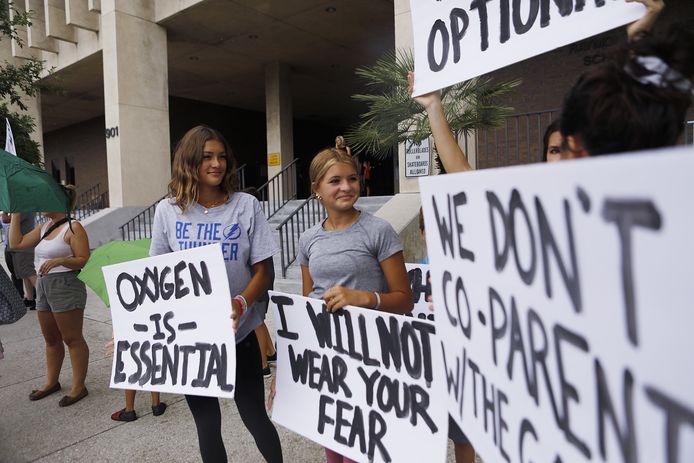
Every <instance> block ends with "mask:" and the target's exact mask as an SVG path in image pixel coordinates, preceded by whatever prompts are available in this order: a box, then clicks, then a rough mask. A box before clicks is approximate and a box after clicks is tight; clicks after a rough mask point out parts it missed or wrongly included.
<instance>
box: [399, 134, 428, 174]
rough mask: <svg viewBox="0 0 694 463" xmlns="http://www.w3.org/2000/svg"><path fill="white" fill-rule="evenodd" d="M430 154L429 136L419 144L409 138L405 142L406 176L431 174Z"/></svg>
mask: <svg viewBox="0 0 694 463" xmlns="http://www.w3.org/2000/svg"><path fill="white" fill-rule="evenodd" d="M430 156H431V153H430V151H429V139H428V138H425V139H424V140H422V141H421V142H420V143H419V144H417V143H414V142H411V141H409V140H407V141H406V142H405V177H424V176H427V175H429V165H430V164H431V162H430V160H431V157H430Z"/></svg>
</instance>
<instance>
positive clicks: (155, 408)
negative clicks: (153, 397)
mask: <svg viewBox="0 0 694 463" xmlns="http://www.w3.org/2000/svg"><path fill="white" fill-rule="evenodd" d="M165 411H166V403H165V402H159V405H152V415H154V416H161V415H163V414H164V412H165Z"/></svg>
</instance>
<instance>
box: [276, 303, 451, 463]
mask: <svg viewBox="0 0 694 463" xmlns="http://www.w3.org/2000/svg"><path fill="white" fill-rule="evenodd" d="M270 305H271V307H272V310H273V317H274V320H275V321H276V324H277V338H276V339H277V385H276V390H277V393H276V396H275V400H274V405H273V410H272V419H273V420H274V421H275V422H277V423H279V424H281V425H282V426H285V427H286V428H288V429H291V430H292V431H294V432H296V433H299V434H301V435H303V436H305V437H307V438H309V439H311V440H313V441H315V442H317V443H319V444H320V445H322V446H324V447H328V448H330V449H332V450H334V451H336V452H338V453H340V454H342V455H344V456H346V457H348V458H351V459H353V460H356V461H359V462H368V461H375V462H389V461H392V462H422V461H444V460H445V457H446V441H447V431H448V416H447V412H446V391H445V382H444V381H445V379H444V376H443V368H442V365H441V355H440V344H439V342H438V340H437V339H436V337H435V335H434V333H433V331H434V326H433V324H432V323H431V322H428V321H424V320H418V319H412V318H409V317H405V316H402V315H390V314H387V313H384V312H379V311H376V310H368V309H360V308H357V307H347V308H346V309H345V310H343V311H342V312H341V313H338V314H331V313H328V312H323V311H322V309H323V301H321V300H317V299H309V298H306V297H302V296H297V295H292V294H284V293H278V292H274V291H271V292H270ZM432 352H434V353H436V354H437V355H432Z"/></svg>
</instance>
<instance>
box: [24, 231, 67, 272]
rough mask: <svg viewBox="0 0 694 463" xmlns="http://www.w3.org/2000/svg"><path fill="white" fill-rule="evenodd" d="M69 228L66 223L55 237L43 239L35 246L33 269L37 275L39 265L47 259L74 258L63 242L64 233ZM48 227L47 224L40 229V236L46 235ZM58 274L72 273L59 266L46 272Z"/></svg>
mask: <svg viewBox="0 0 694 463" xmlns="http://www.w3.org/2000/svg"><path fill="white" fill-rule="evenodd" d="M49 223H50V222H49ZM73 223H74V222H73ZM69 226H70V225H69V224H67V223H66V224H65V225H63V227H62V228H60V229H59V230H60V231H59V232H58V234H57V235H56V236H55V237H53V238H51V239H46V238H44V239H42V240H41V241H39V244H38V245H36V248H35V249H34V267H36V273H37V274H38V273H39V269H40V268H41V265H42V264H43V263H44V262H45V261H47V260H49V259H55V258H56V257H74V253H73V252H72V248H71V247H70V245H69V244H67V243H66V242H65V232H66V231H67V229H68V227H69ZM48 227H49V225H48V223H46V224H44V225H43V226H42V227H41V236H43V235H44V233H46V230H48ZM60 272H72V269H71V268H67V267H64V266H62V265H59V266H57V267H53V268H52V269H50V270H49V271H48V273H60Z"/></svg>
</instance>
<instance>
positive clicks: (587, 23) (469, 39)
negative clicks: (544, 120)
mask: <svg viewBox="0 0 694 463" xmlns="http://www.w3.org/2000/svg"><path fill="white" fill-rule="evenodd" d="M410 5H411V12H412V29H413V32H414V42H415V43H414V55H415V76H416V80H415V84H414V94H415V95H422V94H424V93H427V92H431V91H433V90H438V89H440V88H443V87H447V86H449V85H453V84H456V83H458V82H463V81H465V80H468V79H471V78H473V77H477V76H480V75H482V74H485V73H487V72H490V71H493V70H495V69H499V68H502V67H504V66H508V65H509V64H512V63H516V62H518V61H522V60H524V59H527V58H530V57H533V56H535V55H539V54H540V53H544V52H546V51H550V50H553V49H555V48H558V47H561V46H563V45H568V44H570V43H572V42H576V41H578V40H582V39H585V38H587V37H591V36H593V35H596V34H599V33H601V32H605V31H608V30H610V29H614V28H615V27H618V26H621V25H623V24H626V23H628V22H631V21H635V20H637V19H638V18H639V17H641V16H642V15H643V14H644V12H645V8H644V7H643V5H640V4H637V3H626V2H625V1H624V0H607V1H605V0H576V1H573V0H495V1H491V0H472V1H470V0H464V1H463V0H411V1H410ZM625 35H626V33H625Z"/></svg>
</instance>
